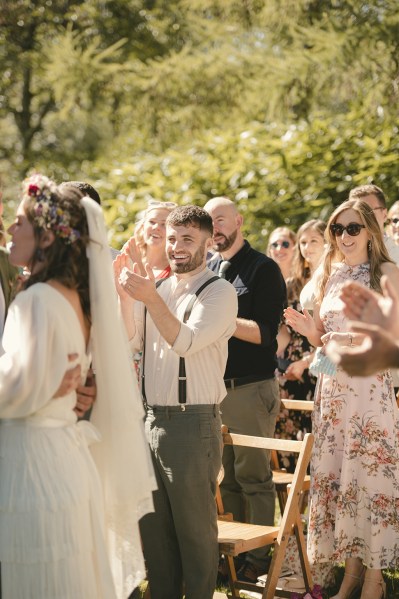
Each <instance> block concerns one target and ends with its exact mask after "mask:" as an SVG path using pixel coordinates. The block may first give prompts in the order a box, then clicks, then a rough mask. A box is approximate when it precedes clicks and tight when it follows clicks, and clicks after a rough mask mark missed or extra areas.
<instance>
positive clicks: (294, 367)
mask: <svg viewBox="0 0 399 599" xmlns="http://www.w3.org/2000/svg"><path fill="white" fill-rule="evenodd" d="M308 367H309V364H308V362H307V360H305V359H301V360H295V362H291V364H290V365H289V366H287V368H286V371H285V372H284V376H285V378H286V379H287V381H300V382H301V383H303V378H302V375H303V373H304V371H305V370H306V368H308Z"/></svg>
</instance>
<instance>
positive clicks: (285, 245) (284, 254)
mask: <svg viewBox="0 0 399 599" xmlns="http://www.w3.org/2000/svg"><path fill="white" fill-rule="evenodd" d="M295 242H296V235H295V233H294V231H292V230H291V229H289V228H288V227H277V229H274V231H272V232H271V233H270V237H269V243H268V246H267V252H266V254H267V255H268V256H270V258H272V259H273V260H274V261H275V262H277V264H278V265H279V267H280V270H281V274H282V275H283V277H284V279H285V280H287V279H288V277H289V276H291V269H292V261H293V259H294V249H295Z"/></svg>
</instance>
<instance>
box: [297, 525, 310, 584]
mask: <svg viewBox="0 0 399 599" xmlns="http://www.w3.org/2000/svg"><path fill="white" fill-rule="evenodd" d="M294 532H295V538H296V542H297V545H298V553H299V559H300V562H301V568H302V574H303V580H304V583H305V589H306V591H307V592H308V593H310V592H311V590H312V589H313V579H312V573H311V571H310V566H309V560H308V554H307V550H306V541H305V535H304V534H303V528H302V522H301V516H300V514H298V515H297V517H296V523H295V526H294Z"/></svg>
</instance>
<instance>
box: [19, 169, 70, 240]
mask: <svg viewBox="0 0 399 599" xmlns="http://www.w3.org/2000/svg"><path fill="white" fill-rule="evenodd" d="M22 197H23V199H24V200H28V199H29V200H30V199H32V198H35V200H36V201H35V203H34V204H33V212H34V214H35V224H36V225H37V226H39V227H42V228H43V229H50V230H51V231H53V232H54V233H55V234H56V235H57V236H58V237H61V238H62V239H64V240H65V243H67V244H71V243H73V242H74V241H76V240H77V239H79V237H80V231H78V230H77V229H74V228H73V227H71V225H70V222H71V215H70V213H69V212H68V210H65V209H64V208H61V207H60V205H59V203H58V201H57V186H56V184H55V183H54V182H53V181H51V179H49V178H48V177H45V176H44V175H39V174H35V175H32V176H31V177H28V178H27V179H25V181H24V182H23V192H22Z"/></svg>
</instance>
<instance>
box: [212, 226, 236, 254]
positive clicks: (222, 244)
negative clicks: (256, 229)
mask: <svg viewBox="0 0 399 599" xmlns="http://www.w3.org/2000/svg"><path fill="white" fill-rule="evenodd" d="M237 233H238V231H237V230H235V231H233V232H232V234H231V235H223V234H222V233H219V237H223V239H224V241H223V240H222V241H218V242H217V243H216V242H215V241H214V242H213V248H214V249H215V250H216V251H217V252H225V251H226V250H229V249H230V248H231V246H232V245H233V243H234V242H235V240H236V239H237Z"/></svg>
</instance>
